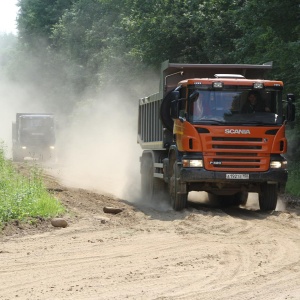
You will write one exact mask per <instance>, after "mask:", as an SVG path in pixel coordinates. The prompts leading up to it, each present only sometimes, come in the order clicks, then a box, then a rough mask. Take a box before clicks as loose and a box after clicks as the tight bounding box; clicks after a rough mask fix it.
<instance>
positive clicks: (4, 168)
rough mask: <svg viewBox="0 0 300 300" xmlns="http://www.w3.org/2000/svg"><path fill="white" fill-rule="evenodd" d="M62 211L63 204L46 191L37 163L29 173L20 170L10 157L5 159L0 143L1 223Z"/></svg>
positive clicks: (50, 215)
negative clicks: (24, 173) (21, 172)
mask: <svg viewBox="0 0 300 300" xmlns="http://www.w3.org/2000/svg"><path fill="white" fill-rule="evenodd" d="M64 211H65V209H64V207H63V206H62V204H61V203H60V202H59V201H58V200H57V199H56V198H54V196H52V195H51V194H49V193H48V191H47V189H46V188H45V186H44V184H43V180H42V176H41V170H39V169H38V168H37V167H32V168H31V169H30V175H29V176H28V177H25V176H23V175H21V174H19V173H18V172H17V171H16V170H15V169H14V167H13V164H12V162H11V161H9V160H6V159H5V155H4V148H3V145H2V146H0V224H1V223H4V222H8V221H10V220H16V219H17V220H26V218H35V217H41V218H49V217H54V216H58V215H60V214H62V213H63V212H64Z"/></svg>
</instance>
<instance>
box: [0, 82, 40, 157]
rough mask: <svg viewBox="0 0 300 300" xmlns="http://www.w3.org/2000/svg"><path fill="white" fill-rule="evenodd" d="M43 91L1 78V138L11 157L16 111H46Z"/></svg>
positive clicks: (8, 155)
mask: <svg viewBox="0 0 300 300" xmlns="http://www.w3.org/2000/svg"><path fill="white" fill-rule="evenodd" d="M41 97H42V92H40V93H39V92H38V89H37V88H36V87H34V86H33V85H31V86H28V85H26V86H24V85H20V84H17V83H16V82H14V81H11V80H8V79H5V78H1V80H0V107H1V109H0V140H1V141H2V142H3V143H4V148H5V150H6V151H5V154H6V156H7V158H11V148H12V122H14V121H15V119H16V113H19V112H22V113H28V112H32V113H38V112H44V111H45V109H44V108H43V107H42V104H41V102H40V101H39V99H41Z"/></svg>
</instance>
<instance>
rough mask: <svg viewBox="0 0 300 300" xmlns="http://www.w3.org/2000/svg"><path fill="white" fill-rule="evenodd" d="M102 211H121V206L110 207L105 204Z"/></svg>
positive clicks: (115, 212)
mask: <svg viewBox="0 0 300 300" xmlns="http://www.w3.org/2000/svg"><path fill="white" fill-rule="evenodd" d="M103 211H104V212H105V213H106V214H114V215H116V214H118V213H120V212H122V211H123V209H122V208H118V207H111V206H105V207H103Z"/></svg>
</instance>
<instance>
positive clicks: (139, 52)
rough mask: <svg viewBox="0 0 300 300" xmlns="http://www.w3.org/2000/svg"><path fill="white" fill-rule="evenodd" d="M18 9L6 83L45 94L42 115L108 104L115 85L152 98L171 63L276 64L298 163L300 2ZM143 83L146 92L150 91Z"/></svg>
mask: <svg viewBox="0 0 300 300" xmlns="http://www.w3.org/2000/svg"><path fill="white" fill-rule="evenodd" d="M18 6H19V8H20V11H19V15H18V18H17V24H18V31H19V34H18V37H16V39H14V38H13V37H11V36H4V37H2V39H0V45H1V50H0V66H1V74H0V77H1V76H3V77H5V78H8V79H10V81H11V82H14V83H15V84H20V85H21V86H26V87H27V88H26V89H27V90H38V91H40V93H39V97H38V99H39V102H40V103H39V104H40V105H41V106H42V107H43V108H45V110H46V111H47V110H48V111H51V112H53V113H55V114H59V115H63V116H64V117H65V116H66V117H68V116H70V115H71V114H72V113H73V110H74V108H76V107H78V105H84V104H85V103H87V101H89V96H91V97H92V96H93V93H95V94H97V96H99V95H100V97H98V98H99V101H102V100H103V101H105V100H106V99H107V98H106V97H105V96H103V93H104V92H105V90H108V91H109V93H112V91H113V90H115V89H116V88H118V89H120V90H121V91H122V93H124V95H125V94H126V98H127V99H132V101H137V99H138V98H139V97H141V96H144V95H146V94H150V93H151V92H154V91H153V90H151V86H150V82H151V81H152V79H156V78H158V70H159V69H160V64H161V62H163V61H165V60H169V61H170V62H173V63H205V64H209V63H212V64H217V63H232V64H234V63H249V64H262V63H265V62H269V61H273V66H274V67H273V70H272V72H271V74H270V75H269V78H270V79H277V80H282V81H283V82H284V84H285V88H284V98H285V95H286V94H287V93H294V94H295V97H296V100H297V102H296V106H297V118H296V122H295V124H294V126H293V127H294V129H293V134H290V136H289V138H288V139H289V152H290V155H289V157H288V159H289V160H293V161H300V150H299V149H300V139H299V135H300V118H299V117H300V105H299V103H300V101H299V99H300V85H299V82H300V72H299V68H300V6H299V3H298V2H297V1H295V0H286V1H282V0H273V1H272V2H270V1H268V0H247V1H246V0H234V1H232V0H210V1H207V0H198V1H191V0H147V1H145V0H65V1H61V0H51V1H45V0H30V1H29V0H19V1H18ZM4 44H5V45H4ZM4 73H5V74H4ZM149 75H150V76H149ZM145 82H147V83H148V82H149V86H150V87H149V89H150V91H147V92H145V93H144V91H143V90H142V89H146V88H148V86H147V87H145V85H144V86H142V87H141V83H143V84H144V83H145ZM87 95H88V97H87ZM290 145H292V146H290ZM289 165H291V163H290V164H289ZM295 172H296V170H295V171H294V168H293V169H291V170H290V178H291V179H290V180H289V183H288V186H287V190H288V192H292V193H295V194H300V191H298V190H300V185H299V184H297V183H299V182H300V181H299V178H298V177H297V176H296V173H295ZM292 182H294V183H292ZM292 184H294V185H295V186H294V187H293V188H292ZM297 186H298V187H299V188H297Z"/></svg>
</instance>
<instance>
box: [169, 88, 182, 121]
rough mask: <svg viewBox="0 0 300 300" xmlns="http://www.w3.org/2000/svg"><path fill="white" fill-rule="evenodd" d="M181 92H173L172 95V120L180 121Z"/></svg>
mask: <svg viewBox="0 0 300 300" xmlns="http://www.w3.org/2000/svg"><path fill="white" fill-rule="evenodd" d="M179 96H180V95H179V91H173V92H172V93H171V99H172V101H171V111H170V114H171V117H172V119H178V117H179V103H180V102H179Z"/></svg>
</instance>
